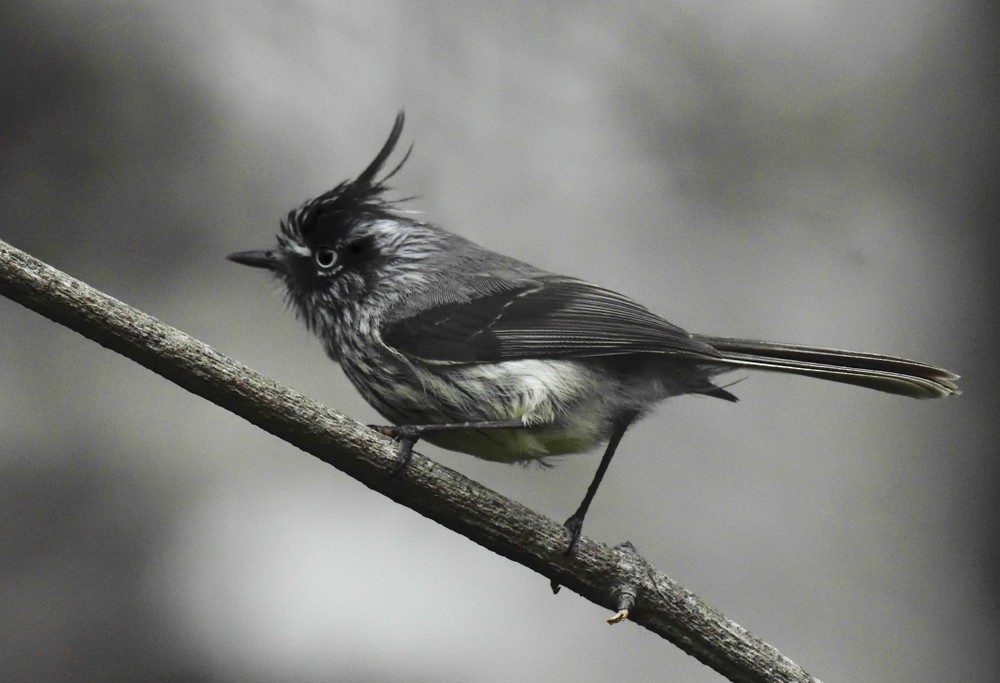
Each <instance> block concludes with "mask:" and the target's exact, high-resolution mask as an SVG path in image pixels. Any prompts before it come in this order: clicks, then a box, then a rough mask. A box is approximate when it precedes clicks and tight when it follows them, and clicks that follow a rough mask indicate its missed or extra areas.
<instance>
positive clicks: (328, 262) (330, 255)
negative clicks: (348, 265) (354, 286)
mask: <svg viewBox="0 0 1000 683" xmlns="http://www.w3.org/2000/svg"><path fill="white" fill-rule="evenodd" d="M336 260H337V255H336V254H335V253H334V251H333V250H332V249H320V250H319V251H317V252H316V264H317V265H318V266H319V267H320V268H329V267H330V266H332V265H333V264H334V262H335V261H336Z"/></svg>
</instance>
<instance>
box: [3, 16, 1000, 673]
mask: <svg viewBox="0 0 1000 683" xmlns="http://www.w3.org/2000/svg"><path fill="white" fill-rule="evenodd" d="M988 8H989V3H985V2H983V3H978V4H977V3H973V2H945V1H944V0H917V1H916V2H899V1H887V0H874V1H871V2H866V3H854V2H826V3H812V2H787V1H786V2H779V1H778V0H770V1H760V2H727V3H701V2H693V1H692V0H672V1H670V2H662V3H658V4H653V3H642V4H640V3H637V4H634V5H619V4H614V5H613V4H612V3H569V2H550V3H538V2H532V3H511V4H507V5H504V6H503V7H500V6H495V5H494V4H493V3H474V4H473V3H470V4H459V3H445V2H424V3H417V2H391V1H388V0H386V1H380V2H351V3H327V2H266V1H263V0H258V1H256V2H206V3H186V2H176V3H169V2H139V3H126V2H81V3H70V2H45V1H41V2H40V1H38V0H34V1H32V2H30V3H29V2H6V3H4V7H3V9H2V10H0V79H2V81H0V205H2V213H0V215H2V228H0V238H2V239H4V240H6V241H9V242H10V243H12V244H14V245H15V246H17V247H19V248H22V249H24V250H26V251H28V252H30V253H32V254H34V255H35V256H37V257H39V258H41V259H43V260H45V261H47V262H49V263H50V264H52V265H54V266H56V267H58V268H61V269H63V270H65V271H67V272H68V273H70V274H72V275H74V276H76V277H78V278H80V279H82V280H84V281H86V282H88V283H90V284H91V285H94V286H96V287H98V288H101V289H103V290H105V291H107V292H109V293H110V294H112V295H113V296H116V297H118V298H120V299H122V300H124V301H126V302H127V303H129V304H132V305H134V306H137V307H138V308H140V309H142V310H144V311H147V312H149V313H151V314H152V315H155V316H157V317H158V318H160V319H161V320H164V321H165V322H167V323H170V324H172V325H175V326H177V327H179V328H181V329H182V330H185V331H187V332H189V333H191V334H193V335H195V336H197V337H199V338H200V339H202V340H204V341H206V342H207V343H209V344H211V345H213V346H214V347H215V348H217V349H219V350H221V351H223V352H224V353H227V354H230V355H232V356H234V357H235V358H237V359H239V360H241V361H243V362H246V363H248V364H249V365H251V366H253V367H255V368H257V369H259V370H260V371H262V372H264V373H266V374H268V375H270V376H272V377H274V378H275V379H277V380H279V381H281V382H284V383H287V384H289V385H291V386H293V387H295V388H297V389H299V390H301V391H303V392H304V393H306V394H308V395H310V396H312V397H315V398H317V399H319V400H321V401H323V402H325V403H327V404H328V405H330V406H332V407H335V408H337V409H338V410H341V411H343V412H345V413H346V414H348V415H351V416H352V417H355V418H357V419H359V420H361V421H362V422H376V421H378V417H377V415H376V414H375V412H374V411H373V410H372V409H371V408H369V407H368V406H367V405H366V404H364V403H363V402H362V400H361V399H360V398H359V397H358V396H357V394H356V393H355V391H354V390H353V389H352V388H351V387H350V386H349V385H348V383H347V381H346V379H345V378H344V377H343V375H342V374H341V372H340V370H339V369H338V368H337V367H335V366H334V365H333V364H331V363H330V362H329V361H327V360H326V358H325V357H324V355H323V353H322V351H321V350H320V346H319V344H318V343H317V342H316V341H315V340H313V339H311V338H310V337H309V336H308V335H307V334H306V332H305V330H304V329H303V328H302V326H301V325H300V324H299V323H298V322H297V321H296V320H295V319H294V317H293V316H292V314H291V313H290V312H289V311H286V310H284V308H283V305H282V301H281V296H280V293H279V290H278V288H277V286H276V284H275V283H273V282H271V281H269V280H268V279H267V278H266V277H264V276H263V275H262V274H261V273H258V272H254V271H250V270H248V269H245V268H240V267H238V266H236V265H234V264H231V263H228V262H226V261H225V260H224V256H225V255H226V254H227V253H229V252H231V251H235V250H239V249H249V248H257V247H266V246H269V245H270V244H271V243H272V239H273V233H274V232H275V230H276V228H277V224H278V220H279V218H280V217H282V216H283V215H284V213H285V212H286V211H288V210H289V209H291V208H293V207H295V206H296V205H298V204H299V203H300V202H301V201H302V200H304V199H307V198H309V197H311V196H314V195H316V194H318V193H320V192H322V191H325V190H327V189H329V188H330V187H332V186H333V185H334V184H335V183H337V182H339V181H340V180H342V179H344V178H346V177H348V176H350V175H352V174H355V173H357V172H358V171H360V170H361V169H362V168H363V167H364V166H365V165H366V164H367V163H368V161H369V160H370V159H371V158H372V157H373V156H374V154H375V152H376V151H377V150H378V149H379V147H380V145H381V144H382V142H383V140H384V139H385V137H386V135H387V134H388V132H389V128H390V127H391V124H392V119H393V116H394V115H395V113H396V111H397V110H398V109H399V108H400V107H405V108H406V113H407V128H406V130H405V131H404V134H403V142H404V143H405V144H409V142H411V141H413V142H415V143H416V146H415V150H414V153H413V156H412V158H411V160H410V162H409V163H408V165H407V166H406V168H405V169H404V170H403V171H402V172H401V173H400V175H399V176H398V177H397V178H396V180H395V184H396V186H397V187H399V188H400V194H401V195H418V197H419V198H418V199H416V200H414V201H412V202H410V204H409V208H412V209H417V210H420V211H421V212H423V214H424V216H425V217H426V218H427V219H428V220H432V221H434V222H436V223H438V224H440V225H442V226H444V227H447V228H449V229H451V230H454V231H456V232H458V233H460V234H462V235H464V236H466V237H469V238H472V239H474V240H476V241H479V242H481V243H483V244H485V245H487V246H490V247H493V248H495V249H498V250H501V251H503V252H506V253H508V254H511V255H513V256H516V257H519V258H522V259H525V260H528V261H531V262H533V263H535V264H537V265H540V266H542V267H545V268H548V269H551V270H555V271H559V272H563V273H567V274H571V275H575V276H580V277H584V278H588V279H591V280H593V281H596V282H598V283H600V284H603V285H606V286H609V287H612V288H615V289H618V290H620V291H622V292H625V293H627V294H630V295H633V296H635V297H636V298H638V299H639V300H640V301H642V302H644V303H645V304H647V305H648V306H649V307H650V308H652V309H653V310H655V311H657V312H659V313H662V314H663V315H664V316H666V317H667V318H668V319H670V320H671V321H673V322H675V323H678V324H680V325H682V326H684V327H686V328H688V329H691V330H694V331H698V332H704V333H710V334H728V335H733V336H736V335H739V336H748V337H762V338H770V339H777V340H782V341H794V342H801V343H814V344H824V345H830V346H839V347H845V348H855V349H859V350H866V351H872V352H882V353H890V354H898V355H904V356H909V357H913V358H917V359H921V360H926V361H929V362H934V363H938V364H941V365H943V366H946V367H949V368H952V369H954V370H956V371H958V372H960V373H961V374H962V375H963V376H964V377H965V380H964V383H963V389H964V390H965V395H964V396H962V397H960V398H956V399H949V400H945V401H933V402H918V401H912V400H909V399H903V398H897V397H892V396H887V395H882V394H878V393H875V392H866V391H863V390H860V389H853V388H850V387H843V386H837V385H832V384H826V383H820V382H816V381H811V380H802V379H797V378H789V377H780V376H766V375H753V374H747V375H745V377H746V381H743V382H740V383H739V384H738V385H737V386H736V387H735V388H734V389H733V390H734V391H735V392H736V393H737V394H739V396H740V398H741V399H742V400H741V402H740V403H739V404H738V405H730V404H727V403H724V402H722V401H712V400H698V399H694V398H690V397H688V398H679V399H676V400H673V401H671V402H669V404H668V405H665V406H663V407H662V408H661V409H660V410H659V411H657V412H656V413H655V415H654V416H652V417H651V418H649V419H647V420H646V421H645V422H643V423H642V424H641V425H639V426H638V427H637V428H635V429H633V430H632V431H631V432H630V433H629V434H628V436H627V437H626V438H625V441H624V443H623V446H622V448H621V449H620V451H619V454H618V456H617V458H616V462H615V463H614V465H613V466H612V468H611V471H610V473H609V475H608V478H607V479H606V480H605V483H604V486H603V488H602V491H601V493H600V495H599V497H598V499H597V501H596V503H595V505H594V507H593V508H592V510H591V512H590V515H589V518H588V520H587V526H586V529H585V532H586V533H587V534H588V535H589V536H590V537H592V538H594V539H597V540H600V541H603V542H606V543H609V544H614V543H617V542H619V541H622V540H624V539H630V540H632V541H633V542H634V543H635V544H636V545H637V546H638V548H639V549H640V550H641V551H642V552H643V553H644V554H645V555H646V557H647V558H648V559H649V560H650V561H652V562H653V563H654V564H655V565H656V566H658V567H659V568H661V569H663V570H664V571H666V572H667V573H668V574H670V575H671V576H672V577H673V578H675V579H676V580H678V581H680V582H681V583H682V584H683V585H685V586H686V587H687V588H689V589H691V590H693V591H695V592H697V593H699V594H700V595H702V596H703V597H704V598H705V599H706V600H708V601H709V602H710V603H712V604H714V605H715V606H717V607H718V608H720V609H722V610H723V611H724V612H726V613H727V614H728V615H730V616H731V617H732V618H734V619H735V620H737V621H738V622H740V623H741V624H743V625H744V626H746V627H747V628H749V629H750V630H751V631H753V632H754V633H755V634H757V635H759V636H760V637H762V638H764V639H766V640H768V641H769V642H771V643H773V644H774V645H775V646H777V647H778V648H779V649H780V650H781V651H782V652H783V653H785V654H786V655H787V656H789V657H791V658H792V659H794V660H795V661H797V662H799V663H801V664H802V665H803V666H804V667H806V668H807V670H809V671H810V672H811V673H813V674H814V675H816V676H819V677H820V678H823V679H824V680H827V681H893V680H898V681H940V680H961V681H986V680H993V677H994V676H995V673H996V670H997V667H998V665H1000V661H998V654H997V653H998V649H1000V647H998V637H997V636H998V617H1000V609H998V608H1000V604H998V592H997V580H996V566H997V560H998V552H997V549H998V548H997V531H998V522H997V501H996V492H997V484H998V465H997V459H996V458H995V451H996V443H997V426H996V416H997V410H998V408H1000V406H998V401H997V392H996V387H997V386H998V381H1000V377H998V370H997V363H996V361H995V359H993V358H992V357H990V359H989V360H987V354H988V353H991V352H993V351H994V346H995V342H994V339H995V335H994V332H995V323H994V319H995V315H996V313H995V311H996V305H997V298H998V297H997V294H998V292H997V290H998V278H997V276H996V273H995V271H994V268H995V263H996V259H997V241H998V240H997V232H996V231H997V225H998V222H997V217H998V214H997V208H998V207H997V195H996V187H997V159H998V155H997V146H998V130H997V120H998V119H997V114H998V112H997V108H998V105H997V99H996V95H997V87H996V86H997V82H996V81H997V73H998V71H997V63H998V61H997V57H998V51H1000V50H998V48H997V41H996V36H995V35H991V34H990V33H989V32H988V31H989V30H990V29H989V27H990V26H992V25H993V23H994V22H993V21H992V20H993V19H995V18H996V17H995V16H991V13H990V11H988ZM742 376H744V375H741V376H740V377H742ZM737 378H738V377H737ZM421 450H422V451H423V452H425V453H427V454H428V455H430V456H431V457H433V458H435V459H438V460H439V461H441V462H443V463H445V464H447V465H449V466H451V467H454V468H456V469H458V470H460V471H461V472H463V473H465V474H467V475H469V476H471V477H473V478H475V479H477V480H480V481H482V482H483V483H485V484H487V485H489V486H491V487H493V488H495V489H497V490H499V491H501V492H502V493H504V494H506V495H509V496H511V497H513V498H515V499H516V500H519V501H522V502H524V503H525V504H527V505H529V506H531V507H532V508H534V509H536V510H538V511H540V512H542V513H544V514H546V515H549V516H552V517H554V518H555V519H558V520H562V519H564V518H565V517H566V516H567V515H568V514H569V513H570V512H571V511H572V510H573V509H574V508H575V505H576V504H577V503H578V502H579V499H580V497H581V495H582V493H583V490H584V489H585V487H586V485H587V483H588V482H589V480H590V477H591V475H592V473H593V470H594V468H595V467H596V464H597V461H598V457H599V453H592V454H588V455H580V456H575V457H570V458H566V459H565V460H563V461H562V462H561V463H560V464H559V466H558V467H556V468H554V469H552V470H548V471H541V470H538V469H536V468H519V467H510V466H502V465H496V464H489V463H482V462H478V461H475V460H474V459H472V458H470V457H468V456H463V455H460V454H453V453H447V452H444V451H440V450H436V449H434V448H433V447H424V448H422V449H421ZM606 616H607V614H606V613H605V612H604V611H603V610H601V609H599V608H597V607H595V606H593V605H591V604H590V603H588V602H586V601H584V600H582V599H580V598H579V597H578V596H576V595H574V594H572V593H570V592H567V591H564V592H563V593H561V594H559V595H558V596H555V597H554V596H552V594H551V593H550V591H549V588H548V582H547V581H546V580H545V579H544V578H543V577H541V576H538V575H536V574H533V573H531V572H530V571H528V570H525V569H524V568H522V567H520V566H518V565H515V564H512V563H510V562H508V561H506V560H503V559H501V558H499V557H497V556H494V555H492V554H491V553H489V552H487V551H485V550H483V549H481V548H479V547H478V546H475V545H473V544H471V543H469V542H468V541H466V540H464V539H462V538H460V537H457V536H455V535H454V534H452V533H450V532H448V531H446V530H444V529H443V528H441V527H439V526H437V525H436V524H434V523H432V522H429V521H427V520H425V519H423V518H422V517H420V516H418V515H416V514H415V513H412V512H410V511H408V510H405V509H402V508H400V507H398V506H396V505H394V504H392V503H390V502H389V501H388V500H385V499H383V498H381V497H380V496H379V495H377V494H375V493H373V492H371V491H369V490H367V489H365V488H363V487H362V486H360V485H358V484H356V483H355V482H353V481H351V480H349V479H348V478H346V477H345V476H343V475H341V474H339V473H338V472H336V471H335V470H333V469H332V468H330V467H328V466H325V465H322V464H320V463H318V462H316V461H315V460H313V459H312V458H311V457H309V456H307V455H305V454H303V453H301V452H299V451H297V450H295V449H294V448H292V447H290V446H288V445H287V444H285V443H283V442H280V441H278V440H276V439H275V438H273V437H271V436H269V435H268V434H265V433H264V432H262V431H260V430H258V429H256V428H254V427H252V426H251V425H249V424H247V423H245V422H243V421H242V420H240V419H238V418H236V417H234V416H232V415H230V414H228V413H226V412H225V411H223V410H221V409H219V408H216V407H215V406H213V405H210V404H207V403H206V402H205V401H203V400H201V399H198V398H196V397H194V396H192V395H190V394H187V393H186V392H184V391H182V390H180V389H178V388H177V387H175V386H173V385H171V384H169V383H167V382H166V381H165V380H162V379H160V378H159V377H157V376H156V375H153V374H152V373H150V372H148V371H146V370H143V369H142V368H140V367H138V366H136V365H134V364H133V363H131V362H130V361H127V360H125V359H123V358H122V357H120V356H117V355H115V354H114V353H112V352H110V351H107V350H105V349H103V348H101V347H99V346H98V345H96V344H94V343H92V342H90V341H87V340H85V339H83V338H82V337H79V336H78V335H76V334H75V333H72V332H69V331H68V330H66V329H64V328H62V327H60V326H58V325H55V324H53V323H51V322H49V321H47V320H45V319H43V318H41V317H39V316H38V315H36V314H34V313H32V312H30V311H27V310H25V309H23V308H21V307H20V306H18V305H16V304H14V303H12V302H10V301H8V300H6V299H0V679H3V680H9V681H15V680H16V681H41V680H68V681H75V680H81V681H82V680H108V681H119V680H158V681H327V680H371V681H376V680H377V681H386V680H398V681H404V680H405V681H410V680H436V681H506V680H512V679H520V680H539V681H540V680H548V681H563V680H566V681H569V680H615V679H619V678H627V679H629V680H636V681H646V680H671V681H692V682H700V681H718V680H721V677H720V676H718V675H717V674H715V673H713V672H711V671H710V670H708V669H706V668H705V667H703V666H702V665H700V664H699V663H698V662H696V661H695V660H693V659H692V658H690V657H688V656H687V655H684V654H683V653H681V652H680V651H679V650H677V649H676V648H674V647H673V646H672V645H670V644H669V643H666V642H665V641H662V640H660V639H659V638H657V637H656V636H654V635H652V634H650V633H649V632H647V631H645V630H644V629H642V628H640V627H638V626H635V625H633V624H628V623H626V624H623V625H620V626H617V627H615V628H609V627H608V626H607V625H606V624H605V623H604V618H605V617H606Z"/></svg>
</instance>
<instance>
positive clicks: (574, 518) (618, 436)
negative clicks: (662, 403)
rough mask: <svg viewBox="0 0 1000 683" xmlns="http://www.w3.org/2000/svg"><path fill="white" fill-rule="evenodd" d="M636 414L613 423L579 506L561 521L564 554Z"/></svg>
mask: <svg viewBox="0 0 1000 683" xmlns="http://www.w3.org/2000/svg"><path fill="white" fill-rule="evenodd" d="M637 416H638V413H636V412H630V413H625V414H624V415H622V416H621V417H620V418H619V419H618V421H617V423H616V424H615V431H613V432H612V433H611V438H610V439H608V447H607V448H606V449H604V456H603V457H601V464H600V465H598V466H597V472H595V473H594V479H593V480H592V481H591V482H590V486H588V487H587V494H586V495H585V496H584V497H583V501H582V502H581V503H580V507H578V508H577V509H576V512H574V513H573V514H572V515H570V516H569V519H567V520H566V521H565V522H564V523H563V526H564V527H566V530H567V531H569V545H568V546H566V550H565V551H564V552H563V554H564V555H569V554H571V553H572V552H573V548H575V547H576V543H577V541H579V540H580V531H581V530H582V529H583V518H584V517H586V516H587V510H589V509H590V504H591V503H592V502H593V501H594V496H595V495H597V487H598V486H600V485H601V480H602V479H604V473H605V472H607V471H608V465H610V464H611V458H613V457H614V456H615V451H616V450H617V449H618V442H620V441H621V440H622V437H623V436H625V430H627V429H628V428H629V425H631V424H632V422H633V421H635V418H636V417H637ZM549 585H550V586H551V587H552V592H553V593H558V592H559V582H558V581H557V580H555V579H552V581H551V582H550V583H549Z"/></svg>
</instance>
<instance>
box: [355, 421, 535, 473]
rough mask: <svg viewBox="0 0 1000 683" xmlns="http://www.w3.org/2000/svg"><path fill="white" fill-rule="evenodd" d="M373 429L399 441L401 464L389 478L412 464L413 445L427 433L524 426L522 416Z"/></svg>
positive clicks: (374, 426) (375, 427)
mask: <svg viewBox="0 0 1000 683" xmlns="http://www.w3.org/2000/svg"><path fill="white" fill-rule="evenodd" d="M369 426H370V427H371V428H372V429H374V430H375V431H377V432H380V433H382V434H385V435H386V436H391V437H392V438H394V439H396V440H397V441H399V464H398V465H396V467H395V468H393V470H392V472H391V473H390V474H389V478H390V479H391V478H393V477H397V476H399V475H400V473H402V471H403V470H405V469H406V466H407V465H409V464H410V458H411V457H413V446H414V445H416V443H417V441H419V440H420V439H422V438H423V437H424V436H425V435H427V434H434V433H435V432H464V431H474V430H476V429H517V428H521V429H523V428H524V426H525V425H524V422H523V421H522V420H521V418H519V417H517V418H512V419H510V420H478V421H473V422H444V423H442V424H429V425H390V426H387V427H383V426H378V425H369Z"/></svg>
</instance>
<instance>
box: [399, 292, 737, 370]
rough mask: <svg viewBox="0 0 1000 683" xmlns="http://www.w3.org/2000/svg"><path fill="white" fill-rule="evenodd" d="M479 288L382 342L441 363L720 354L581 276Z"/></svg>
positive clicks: (406, 323)
mask: <svg viewBox="0 0 1000 683" xmlns="http://www.w3.org/2000/svg"><path fill="white" fill-rule="evenodd" d="M476 289H477V290H478V293H477V294H475V295H472V296H470V297H469V298H467V299H464V300H461V301H451V302H444V303H438V304H436V305H434V306H433V307H431V308H429V309H426V310H423V311H420V312H418V313H414V314H410V315H408V316H406V317H405V318H403V319H401V320H398V321H395V322H393V323H392V324H390V325H388V326H386V327H384V328H383V330H382V338H383V341H385V342H386V343H387V344H389V345H390V346H392V347H394V348H396V349H397V350H399V351H401V352H402V353H404V354H406V355H408V356H412V357H415V358H420V359H422V360H425V361H432V362H445V363H449V362H450V363H493V362H497V361H503V360H516V359H526V358H585V357H593V356H612V355H622V354H631V353H654V354H673V355H682V356H686V357H689V358H703V359H706V360H708V359H718V358H719V353H718V352H717V351H716V350H715V349H713V348H712V347H711V346H710V345H709V344H707V343H705V342H702V341H699V340H697V339H694V338H692V336H691V335H689V334H688V333H687V332H685V331H684V330H682V329H681V328H679V327H677V326H676V325H672V324H670V323H668V322H667V321H666V320H664V319H663V318H660V317H659V316H657V315H655V314H653V313H652V312H650V311H649V310H648V309H646V308H645V307H643V306H641V305H640V304H638V303H636V302H634V301H632V300H631V299H629V298H628V297H626V296H623V295H621V294H618V293H616V292H613V291H611V290H608V289H604V288H602V287H597V286H595V285H592V284H590V283H587V282H584V281H582V280H574V279H570V278H560V277H553V278H539V279H536V280H532V281H530V282H527V283H519V284H513V283H509V282H503V281H497V282H491V281H489V279H484V280H483V282H482V283H480V285H479V286H477V288H476Z"/></svg>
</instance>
